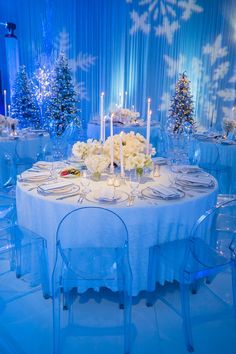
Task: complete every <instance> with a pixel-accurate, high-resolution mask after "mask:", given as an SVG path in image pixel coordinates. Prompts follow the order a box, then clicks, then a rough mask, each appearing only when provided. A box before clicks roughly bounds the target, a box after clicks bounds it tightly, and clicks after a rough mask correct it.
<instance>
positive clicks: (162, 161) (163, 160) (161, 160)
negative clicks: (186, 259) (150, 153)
mask: <svg viewBox="0 0 236 354" xmlns="http://www.w3.org/2000/svg"><path fill="white" fill-rule="evenodd" d="M153 161H154V162H155V163H156V164H158V165H166V164H167V159H166V158H165V157H154V159H153Z"/></svg>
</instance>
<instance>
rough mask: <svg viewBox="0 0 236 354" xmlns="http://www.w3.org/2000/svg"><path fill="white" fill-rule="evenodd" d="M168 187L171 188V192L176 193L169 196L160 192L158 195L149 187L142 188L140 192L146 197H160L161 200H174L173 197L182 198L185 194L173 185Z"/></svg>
mask: <svg viewBox="0 0 236 354" xmlns="http://www.w3.org/2000/svg"><path fill="white" fill-rule="evenodd" d="M169 189H170V191H171V190H173V193H176V194H175V195H173V196H170V197H165V196H164V195H161V194H160V195H158V193H157V192H154V191H153V190H152V189H151V188H150V187H147V188H144V189H143V190H142V192H141V193H142V195H143V196H144V197H148V198H152V199H162V200H175V199H180V198H183V197H184V196H185V193H184V191H182V190H178V189H176V188H174V187H169Z"/></svg>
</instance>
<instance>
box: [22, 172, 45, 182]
mask: <svg viewBox="0 0 236 354" xmlns="http://www.w3.org/2000/svg"><path fill="white" fill-rule="evenodd" d="M21 177H22V179H23V180H26V181H35V182H37V181H38V182H40V181H45V180H47V179H48V178H49V177H51V174H50V173H49V172H47V171H45V172H36V173H34V172H30V171H25V172H23V173H22V174H21Z"/></svg>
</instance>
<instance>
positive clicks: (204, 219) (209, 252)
mask: <svg viewBox="0 0 236 354" xmlns="http://www.w3.org/2000/svg"><path fill="white" fill-rule="evenodd" d="M226 220H227V222H226ZM180 236H181V235H180ZM163 265H164V267H165V269H166V271H167V272H168V273H169V274H172V275H173V274H174V280H176V281H177V282H179V284H180V295H181V308H182V318H183V328H184V335H185V340H186V346H187V349H188V351H189V352H193V351H194V345H193V337H192V327H191V318H190V290H192V293H193V294H195V293H197V290H198V286H199V283H200V282H201V280H206V283H209V282H211V281H212V279H214V277H215V276H216V275H217V274H218V273H220V272H223V271H225V270H226V269H227V268H230V269H231V271H232V289H233V301H234V313H235V315H236V199H234V200H231V201H228V202H225V203H223V204H220V205H218V206H217V207H214V208H212V209H211V210H209V211H207V212H206V213H205V214H204V215H203V216H201V217H200V218H199V219H198V221H197V223H196V224H195V226H194V227H193V230H192V233H191V235H190V237H189V238H188V239H178V240H176V241H172V242H167V243H163V244H161V245H157V246H155V247H153V248H151V249H150V258H149V272H148V290H149V293H148V294H147V299H148V300H147V306H151V305H152V302H153V300H152V296H151V292H150V291H152V289H153V287H154V283H155V281H156V279H157V274H158V269H160V267H161V266H163ZM198 296H200V294H198Z"/></svg>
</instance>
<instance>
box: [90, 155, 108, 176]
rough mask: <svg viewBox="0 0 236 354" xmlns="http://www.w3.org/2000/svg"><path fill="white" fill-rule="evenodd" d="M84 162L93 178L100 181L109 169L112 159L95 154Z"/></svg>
mask: <svg viewBox="0 0 236 354" xmlns="http://www.w3.org/2000/svg"><path fill="white" fill-rule="evenodd" d="M84 162H85V165H86V167H87V169H88V170H89V171H90V172H91V173H92V175H93V178H94V179H96V180H99V179H100V176H101V174H102V172H104V171H105V170H106V169H107V168H108V166H109V164H110V158H109V156H107V155H104V154H101V155H96V154H95V155H89V156H87V157H86V159H85V161H84Z"/></svg>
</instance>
